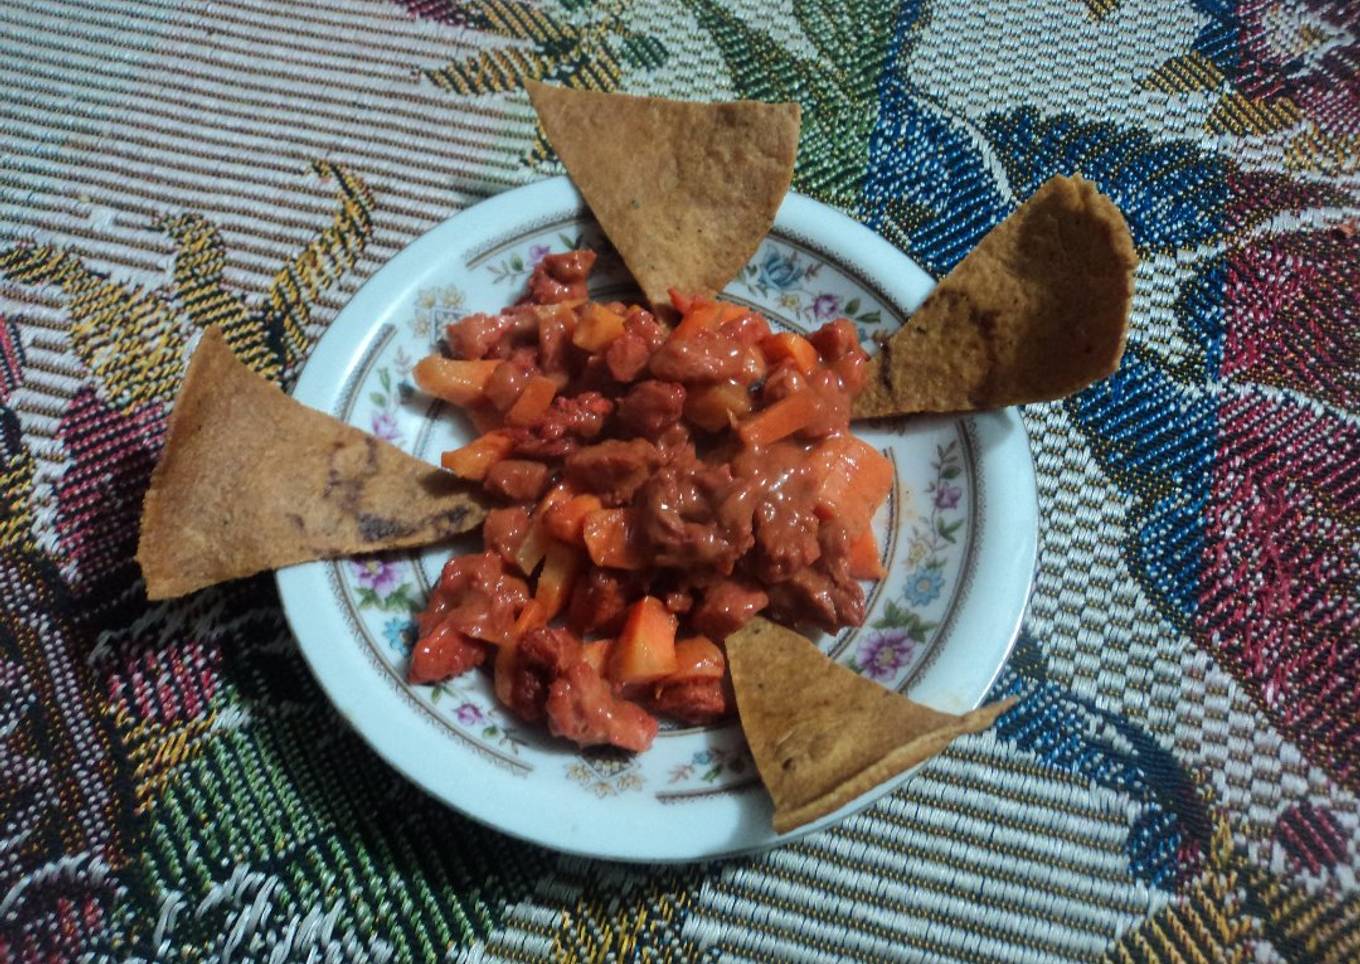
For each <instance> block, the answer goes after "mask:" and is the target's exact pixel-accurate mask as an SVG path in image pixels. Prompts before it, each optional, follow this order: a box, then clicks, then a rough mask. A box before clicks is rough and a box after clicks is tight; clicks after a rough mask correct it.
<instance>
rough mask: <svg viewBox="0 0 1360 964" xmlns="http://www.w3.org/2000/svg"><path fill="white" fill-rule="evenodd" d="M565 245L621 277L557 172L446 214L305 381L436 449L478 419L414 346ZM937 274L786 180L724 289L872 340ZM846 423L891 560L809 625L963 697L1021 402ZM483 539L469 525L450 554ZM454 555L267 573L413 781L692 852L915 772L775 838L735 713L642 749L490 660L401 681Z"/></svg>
mask: <svg viewBox="0 0 1360 964" xmlns="http://www.w3.org/2000/svg"><path fill="white" fill-rule="evenodd" d="M579 244H587V245H589V246H591V247H593V248H595V249H596V250H597V251H599V252H600V259H599V262H598V263H597V266H596V270H595V273H594V275H593V276H592V292H593V293H594V295H595V296H596V297H599V296H601V295H607V294H611V293H616V292H617V293H620V294H622V293H624V292H627V291H628V290H629V289H630V288H631V284H630V281H629V278H628V275H627V273H626V271H624V270H623V269H622V266H621V264H620V262H619V260H618V257H617V255H616V254H615V253H614V252H613V251H612V250H611V249H610V248H609V246H608V243H607V242H606V241H605V240H604V238H603V236H602V235H601V233H600V231H599V228H598V226H597V225H596V224H595V222H594V220H593V219H592V218H591V217H590V215H589V213H588V211H587V209H586V208H585V206H584V204H583V203H582V201H581V199H580V196H579V195H578V194H577V192H576V190H575V188H574V187H573V186H572V185H571V182H570V181H569V180H568V179H566V178H565V177H562V178H556V179H553V180H548V181H542V182H539V183H537V184H532V185H529V186H527V187H523V188H520V189H518V190H514V191H509V192H507V193H505V194H502V195H499V196H497V197H494V198H492V199H490V200H488V201H485V202H483V203H481V204H479V205H477V206H476V207H474V208H471V209H470V210H467V211H464V212H463V213H461V214H459V215H457V216H456V217H453V218H450V219H449V220H448V221H446V222H444V223H443V224H441V225H439V226H438V227H437V228H435V229H434V230H432V231H430V232H429V233H428V234H426V235H425V236H424V237H422V238H420V239H419V240H418V241H416V242H415V243H414V244H412V245H411V246H410V247H408V248H407V249H406V250H404V251H402V252H401V253H400V254H398V255H397V256H396V257H395V258H393V259H392V261H391V262H390V263H389V264H387V265H386V266H385V267H383V268H382V270H380V271H379V272H378V273H377V274H376V275H375V276H374V277H373V279H372V280H371V281H369V282H368V283H367V284H366V285H365V286H364V287H363V289H362V290H361V291H359V293H358V294H357V295H356V296H355V297H354V300H353V301H351V302H350V304H349V305H348V306H347V307H346V308H345V310H344V311H342V312H341V313H340V316H339V317H338V318H337V319H336V320H335V322H334V323H333V324H332V325H331V328H330V330H329V331H327V333H326V335H325V336H324V337H323V338H322V339H321V341H320V343H319V344H318V345H317V346H316V349H315V351H314V352H313V353H312V356H311V358H310V359H309V360H308V362H307V365H306V367H305V369H304V370H303V372H302V375H301V377H300V379H299V380H298V384H297V388H296V390H295V391H294V395H295V397H296V398H297V399H298V400H299V401H302V402H304V403H306V404H307V405H310V406H312V407H314V408H317V409H320V410H322V411H324V412H329V413H331V414H332V415H335V416H336V417H338V418H340V419H342V420H344V421H346V422H349V423H350V424H353V425H356V426H358V427H359V428H362V429H364V430H365V431H368V432H373V433H375V434H377V435H380V436H382V437H385V438H387V439H389V440H391V441H393V442H395V443H396V444H397V445H399V446H401V447H402V448H404V449H406V450H407V451H409V452H413V453H415V454H416V455H418V456H420V457H422V458H424V459H426V460H428V461H430V462H434V463H437V462H438V460H439V454H440V452H442V451H444V450H445V449H449V448H453V447H456V446H457V445H459V444H462V443H463V442H465V441H467V440H468V439H469V438H470V437H471V435H472V432H471V427H470V426H469V425H468V424H467V423H466V422H465V421H464V420H463V419H462V417H461V416H460V415H458V414H457V413H455V412H453V411H450V410H448V409H446V408H444V407H442V406H441V405H439V404H438V403H435V404H432V403H431V402H430V400H429V399H427V398H425V397H424V396H421V395H420V394H418V393H416V392H414V391H413V390H412V388H411V384H410V370H411V366H412V365H414V364H415V362H416V361H417V360H418V359H420V358H421V357H422V356H423V355H425V354H427V353H428V352H430V351H431V350H432V347H433V345H434V343H435V341H436V339H437V338H438V337H439V335H440V333H441V332H442V329H443V326H444V325H445V324H446V323H448V322H450V321H452V320H454V319H456V318H458V317H460V316H461V315H463V314H465V313H467V312H470V311H495V310H497V309H500V308H502V307H504V306H505V305H507V304H509V303H511V302H513V301H515V300H516V299H517V298H518V297H519V296H520V294H521V293H522V290H523V286H524V282H525V280H526V279H527V277H528V274H529V272H530V271H531V270H532V265H533V262H534V260H535V259H536V258H538V257H541V256H542V254H544V253H546V252H548V251H562V250H566V249H568V248H571V247H575V246H577V245H579ZM931 286H932V281H931V279H930V277H929V276H928V275H926V273H925V272H924V271H922V270H921V269H920V268H918V267H917V266H916V265H915V264H913V263H912V262H911V261H910V260H909V259H907V258H906V257H905V256H903V255H902V254H901V253H900V252H899V251H897V250H896V249H894V248H893V247H892V246H891V245H889V244H888V243H887V242H885V241H884V240H882V239H881V238H879V237H878V236H877V235H876V234H874V233H873V232H872V231H869V230H868V229H866V228H864V227H863V226H861V225H859V224H856V223H855V222H854V221H852V220H850V219H849V218H846V217H845V216H843V215H841V214H839V213H837V212H835V211H833V210H832V209H830V208H828V207H825V206H824V205H822V204H819V203H817V202H816V201H812V200H810V199H808V198H805V197H800V196H797V195H789V197H788V198H787V199H786V200H785V201H784V203H783V205H782V206H781V207H780V209H779V216H778V217H777V218H776V220H775V225H774V229H773V230H772V231H771V232H770V235H769V237H768V238H767V239H766V240H765V241H764V242H763V243H762V244H761V246H760V249H759V250H758V251H757V253H756V256H755V257H754V258H753V259H752V260H751V262H750V264H749V265H747V267H746V268H745V270H744V271H743V273H742V275H741V276H740V277H739V278H738V279H737V280H736V281H734V282H733V283H732V284H731V285H729V286H728V288H727V289H726V291H725V292H724V294H723V297H724V298H727V299H730V300H733V301H738V302H742V303H745V304H750V305H754V306H756V307H758V308H759V309H760V310H761V311H763V312H764V313H765V315H766V316H767V317H768V318H769V319H770V320H771V322H772V323H775V324H782V325H785V326H787V327H789V328H792V329H796V330H800V331H806V330H808V329H811V328H815V327H817V326H819V325H820V324H821V323H822V322H823V321H824V320H829V319H830V318H833V317H836V316H838V315H847V316H849V317H851V318H852V319H853V320H854V321H855V322H856V323H857V324H858V325H859V326H860V328H861V331H862V334H863V335H864V336H865V337H866V338H867V337H869V336H870V335H872V334H873V333H875V332H879V331H892V330H894V329H896V328H897V327H898V326H899V325H900V324H901V323H902V320H903V318H904V317H905V316H906V314H908V313H909V312H910V311H911V310H912V309H914V308H915V307H916V306H917V305H918V304H919V303H920V302H921V299H922V298H924V297H925V295H926V294H927V293H928V292H929V291H930V288H931ZM857 431H858V432H859V434H860V435H861V436H863V437H864V438H866V439H867V440H869V441H870V442H872V443H873V444H874V445H876V446H878V447H880V448H881V449H883V450H884V451H885V452H886V453H887V454H888V455H889V456H890V458H891V459H892V461H893V463H894V465H895V466H896V469H897V484H896V485H895V487H894V490H893V493H892V496H891V498H890V499H889V504H888V505H886V506H885V507H884V509H883V510H882V511H881V512H880V513H879V517H878V519H877V520H876V526H877V529H878V538H879V545H880V546H881V547H882V548H883V553H884V564H885V566H886V568H887V570H888V572H889V575H888V577H887V579H885V580H884V581H883V582H882V583H881V584H878V585H874V586H872V587H870V588H869V592H868V597H869V600H870V607H869V616H868V619H867V620H866V622H865V625H864V626H863V627H862V628H855V629H850V630H846V631H843V632H842V633H840V634H839V635H837V636H835V637H830V636H825V637H823V638H822V639H820V640H819V641H818V642H819V645H821V646H822V647H823V649H825V650H826V651H828V652H830V653H832V654H833V655H834V656H835V658H836V659H838V660H840V661H841V662H843V663H846V664H847V665H851V666H853V667H854V668H856V669H857V670H858V671H860V672H862V673H865V674H868V675H871V676H872V677H873V678H875V679H877V680H878V681H880V682H881V683H883V684H884V685H885V686H891V687H893V688H895V689H897V690H899V691H901V692H903V693H906V694H908V695H909V696H911V697H912V698H913V699H916V700H920V701H921V702H924V703H927V704H929V705H931V706H934V707H936V708H938V709H941V710H947V711H950V712H955V713H959V712H964V711H966V710H970V709H972V708H973V707H975V706H977V705H978V704H979V703H980V702H981V700H982V698H983V696H984V694H985V693H986V692H987V689H988V687H989V686H990V685H991V683H992V681H993V680H994V679H995V678H996V675H997V673H998V672H999V671H1000V669H1001V667H1002V665H1003V664H1004V663H1005V661H1006V657H1007V655H1008V654H1009V652H1010V648H1011V644H1012V643H1013V642H1014V639H1015V636H1016V634H1017V632H1018V631H1019V626H1020V619H1021V616H1022V615H1023V612H1024V608H1025V603H1026V600H1027V598H1028V594H1029V587H1030V581H1031V577H1032V574H1033V571H1034V562H1035V547H1036V537H1037V532H1036V524H1037V501H1036V494H1035V484H1034V470H1033V465H1032V462H1031V460H1030V454H1029V445H1028V441H1027V439H1026V437H1025V432H1024V428H1023V427H1022V425H1021V422H1020V418H1019V416H1018V415H1017V414H1016V412H1014V411H1013V410H1007V411H1003V412H994V413H988V414H984V415H974V416H969V417H966V418H917V419H904V420H901V421H899V422H896V423H889V424H886V425H880V426H875V427H864V426H860V427H858V428H857ZM479 545H480V539H479V538H478V537H476V536H473V537H470V538H469V540H468V542H467V543H466V545H463V546H457V547H454V548H453V551H467V550H469V549H472V550H474V551H476V547H478V546H479ZM450 551H451V550H450V547H448V546H443V547H440V548H437V549H432V550H429V551H426V552H424V553H404V554H394V555H391V556H388V557H385V558H383V559H381V560H379V559H365V560H362V561H360V560H338V561H330V562H317V563H310V564H307V565H301V566H295V567H292V568H290V569H286V570H283V571H282V572H280V573H279V576H278V579H279V589H280V591H281V593H282V596H283V604H284V609H285V611H286V613H287V616H288V620H289V622H290V623H291V625H292V628H293V631H294V633H295V634H296V635H297V638H298V642H299V643H300V645H301V647H302V651H303V654H304V656H305V657H306V659H307V662H308V663H309V664H310V665H311V668H312V671H313V672H314V673H315V674H316V677H317V679H318V680H319V681H320V683H321V686H322V688H323V689H324V690H325V691H326V693H327V695H328V696H329V697H330V699H331V700H332V702H334V704H335V706H336V707H337V708H338V709H339V711H340V713H341V714H342V715H343V716H344V718H345V719H346V720H348V721H349V722H350V724H352V725H353V726H354V728H355V729H357V730H358V731H359V733H360V734H361V735H362V736H363V737H364V739H366V740H367V741H368V742H369V743H370V744H371V745H372V746H373V747H374V749H376V750H377V751H378V753H380V754H381V755H382V756H383V757H384V758H386V759H387V760H388V761H389V762H390V763H391V764H392V765H393V766H395V767H396V768H397V769H398V770H400V771H401V772H402V773H404V774H405V775H406V776H407V777H408V778H410V779H411V780H412V781H414V782H415V783H417V784H419V785H420V786H422V787H424V788H425V789H426V790H427V791H428V792H430V793H432V794H433V795H434V796H436V797H438V798H439V799H441V800H443V801H445V802H446V803H448V804H449V805H451V806H453V807H456V808H457V809H458V810H460V811H462V812H463V813H465V814H467V815H469V816H471V817H473V818H475V819H477V820H481V821H483V822H485V823H486V824H488V825H490V826H492V827H495V828H496V829H498V830H502V831H505V832H506V833H510V834H513V835H515V836H517V837H522V838H524V839H526V840H531V841H534V842H536V843H540V844H543V845H544V846H548V847H553V848H556V849H558V850H564V851H570V852H573V853H579V854H585V855H589V856H592V857H606V858H612V859H618V860H633V861H653V862H654V861H677V860H695V859H701V858H709V857H715V856H719V855H724V854H732V853H736V852H740V851H749V850H757V849H761V848H764V847H768V846H771V845H773V844H775V843H778V842H781V841H784V840H789V839H792V838H794V837H797V836H801V835H802V834H806V833H810V832H812V831H814V830H817V829H819V828H821V827H825V826H827V825H828V824H831V823H834V822H836V821H837V820H840V819H843V818H844V817H845V816H847V815H848V814H850V813H852V812H854V811H855V810H858V809H861V808H863V807H865V806H868V805H869V804H870V803H872V802H873V801H874V800H875V799H877V798H878V797H880V796H882V795H883V794H885V793H888V792H890V791H891V790H892V789H893V788H894V787H895V786H896V785H897V784H898V783H899V782H901V780H902V779H905V778H906V777H905V776H904V777H901V778H898V779H896V780H892V781H889V782H888V783H885V784H883V785H882V786H879V787H877V788H875V789H874V790H873V791H871V792H869V793H868V794H865V795H864V796H863V797H861V798H860V799H858V800H856V801H854V802H853V803H852V804H850V805H848V806H847V807H845V808H844V809H843V810H841V811H839V812H837V813H835V814H832V815H831V816H829V817H827V818H825V819H823V820H819V821H817V822H816V823H814V824H811V825H810V826H807V827H804V828H802V829H801V830H799V831H797V832H796V833H793V834H786V835H784V836H782V837H781V836H779V835H776V834H774V833H773V832H772V831H771V829H770V815H771V812H772V807H771V804H770V802H769V799H768V797H767V796H766V794H765V792H764V790H763V789H762V788H761V787H760V785H759V782H758V780H757V777H756V773H755V769H754V767H753V765H752V762H751V757H750V754H749V752H748V751H747V749H746V745H745V741H744V740H743V738H742V734H741V729H740V727H738V726H737V725H736V723H729V724H726V725H722V726H715V727H708V728H697V727H696V728H675V729H669V730H668V729H663V731H662V732H661V734H660V735H659V736H658V737H657V740H656V742H655V744H654V745H653V747H652V749H650V750H649V751H647V752H646V753H643V754H640V755H638V756H631V755H628V754H625V753H617V752H585V753H582V752H579V751H577V750H576V749H574V748H573V747H571V746H570V745H568V744H566V743H563V742H561V741H558V740H554V739H552V738H551V737H549V736H548V735H547V733H546V732H544V731H543V730H540V729H537V728H534V727H529V726H526V725H523V724H521V723H520V722H519V721H517V720H516V719H515V718H514V717H513V716H510V715H509V714H507V713H505V712H502V710H501V709H500V707H499V706H498V705H497V704H496V701H495V699H494V697H493V695H492V692H491V687H490V685H489V679H488V677H487V676H486V675H485V674H483V673H481V672H480V671H474V672H471V673H468V674H466V675H465V676H463V677H460V678H458V679H455V680H453V681H451V682H449V683H446V684H443V685H440V686H412V685H409V684H407V683H406V682H405V680H404V674H403V669H404V667H405V663H406V654H407V652H408V650H409V647H410V641H411V638H410V622H411V617H412V613H413V611H414V610H417V609H419V607H421V606H422V605H423V603H424V600H425V596H426V593H427V591H428V588H429V586H430V584H431V581H432V580H433V579H434V578H435V577H436V576H437V574H438V571H439V567H440V565H441V564H442V563H443V561H444V560H445V559H446V558H447V557H448V556H449V554H450Z"/></svg>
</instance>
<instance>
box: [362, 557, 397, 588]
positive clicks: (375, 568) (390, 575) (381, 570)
mask: <svg viewBox="0 0 1360 964" xmlns="http://www.w3.org/2000/svg"><path fill="white" fill-rule="evenodd" d="M351 565H353V566H354V573H355V577H356V578H357V579H358V582H359V585H361V586H363V587H364V588H365V589H371V590H373V591H374V592H375V593H377V594H378V595H379V596H385V595H387V594H388V593H390V592H391V591H392V590H393V589H395V588H396V587H397V582H398V581H399V580H398V575H397V567H396V566H394V565H392V564H391V563H390V562H383V561H382V560H381V559H359V560H356V561H355V562H353V563H351Z"/></svg>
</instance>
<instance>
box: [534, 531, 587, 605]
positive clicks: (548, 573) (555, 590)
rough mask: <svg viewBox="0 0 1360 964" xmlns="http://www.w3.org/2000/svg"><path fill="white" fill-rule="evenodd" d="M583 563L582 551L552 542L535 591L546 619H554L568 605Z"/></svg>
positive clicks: (535, 596) (535, 597)
mask: <svg viewBox="0 0 1360 964" xmlns="http://www.w3.org/2000/svg"><path fill="white" fill-rule="evenodd" d="M583 563H584V559H583V553H582V552H581V550H580V549H577V548H576V547H575V546H569V545H567V544H566V543H565V542H558V541H557V540H556V539H554V540H552V542H551V544H550V545H549V546H548V553H547V556H546V557H545V558H544V560H543V571H542V572H541V573H539V575H538V587H537V588H536V589H535V590H534V601H535V602H537V603H539V604H540V605H541V606H542V607H543V613H544V616H545V618H547V619H552V618H553V617H554V616H556V615H557V614H558V613H560V612H561V611H562V607H563V606H565V605H566V604H567V599H568V598H569V597H570V596H571V590H572V587H573V586H575V585H576V576H577V574H579V573H580V571H581V567H582V565H583Z"/></svg>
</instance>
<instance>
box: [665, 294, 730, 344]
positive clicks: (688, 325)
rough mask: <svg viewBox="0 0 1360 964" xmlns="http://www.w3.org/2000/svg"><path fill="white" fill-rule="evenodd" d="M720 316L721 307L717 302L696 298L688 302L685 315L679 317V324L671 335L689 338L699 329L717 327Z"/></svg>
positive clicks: (706, 329)
mask: <svg viewBox="0 0 1360 964" xmlns="http://www.w3.org/2000/svg"><path fill="white" fill-rule="evenodd" d="M721 316H722V307H721V306H720V305H719V304H718V303H717V302H715V301H708V300H706V299H705V300H699V299H697V298H696V299H695V300H694V301H693V302H691V303H690V306H689V310H688V311H686V312H685V316H684V317H683V318H681V319H680V324H678V325H676V326H675V331H673V332H671V337H672V338H689V337H691V336H692V335H696V334H698V333H699V332H701V331H708V330H710V329H713V328H717V327H718V324H719V321H718V319H719V318H720V317H721Z"/></svg>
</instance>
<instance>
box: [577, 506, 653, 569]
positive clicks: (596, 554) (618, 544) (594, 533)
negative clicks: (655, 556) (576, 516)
mask: <svg viewBox="0 0 1360 964" xmlns="http://www.w3.org/2000/svg"><path fill="white" fill-rule="evenodd" d="M581 536H582V538H584V539H585V543H586V550H587V551H588V552H589V553H590V561H591V562H593V563H595V565H597V566H607V567H610V568H613V569H641V568H643V567H644V566H645V565H646V560H645V559H644V558H643V557H642V548H641V546H639V545H638V529H637V520H636V518H635V514H634V512H633V511H632V510H631V509H597V510H595V511H594V512H591V513H589V514H587V515H586V518H585V522H584V523H583V524H582V526H581Z"/></svg>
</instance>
